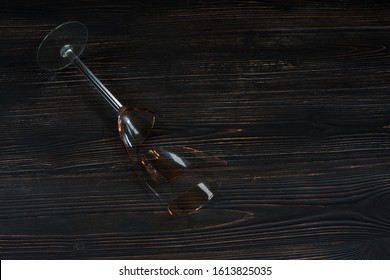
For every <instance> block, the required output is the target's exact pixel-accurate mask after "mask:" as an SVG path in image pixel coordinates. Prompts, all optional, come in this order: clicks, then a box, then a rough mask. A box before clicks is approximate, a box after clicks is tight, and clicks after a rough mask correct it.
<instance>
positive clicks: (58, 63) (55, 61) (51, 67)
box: [37, 21, 88, 71]
mask: <svg viewBox="0 0 390 280" xmlns="http://www.w3.org/2000/svg"><path fill="white" fill-rule="evenodd" d="M87 41H88V30H87V28H86V27H85V25H84V24H82V23H81V22H78V21H70V22H66V23H63V24H61V25H59V26H57V27H56V28H54V29H53V30H52V31H51V32H50V33H49V34H47V35H46V37H45V38H44V39H43V41H42V42H41V44H40V45H39V48H38V52H37V61H38V64H39V66H40V67H42V68H43V69H45V70H47V71H57V70H60V69H63V68H65V67H67V66H68V65H69V64H71V63H72V61H71V60H69V58H67V57H64V56H62V55H61V50H62V49H63V47H64V46H66V45H68V46H70V47H71V48H72V51H73V53H75V54H76V56H79V55H81V53H82V52H83V50H84V48H85V45H86V44H87Z"/></svg>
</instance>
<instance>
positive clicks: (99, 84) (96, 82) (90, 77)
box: [62, 46, 122, 112]
mask: <svg viewBox="0 0 390 280" xmlns="http://www.w3.org/2000/svg"><path fill="white" fill-rule="evenodd" d="M65 47H66V46H65ZM62 56H64V57H67V58H69V60H70V61H72V63H73V64H74V65H75V66H76V67H77V68H78V69H79V71H80V72H81V73H83V74H84V76H85V77H86V78H87V79H88V80H89V81H90V82H91V83H92V84H93V85H94V86H95V88H96V89H97V90H98V91H99V92H100V94H101V95H103V97H104V99H106V100H107V102H108V103H109V104H110V105H111V107H112V108H114V110H115V111H116V112H118V111H119V109H120V108H121V107H122V104H121V103H120V102H119V100H118V99H116V98H115V96H114V95H113V94H112V93H111V92H110V91H109V90H108V89H107V88H106V87H105V86H104V85H103V84H102V82H100V81H99V79H98V78H97V77H96V76H95V75H94V74H93V73H92V71H91V70H89V69H88V67H87V66H86V65H85V64H84V63H83V62H82V61H81V60H80V59H79V58H78V57H77V55H76V54H75V53H74V52H73V51H72V48H71V47H69V48H67V49H66V50H64V51H63V52H62Z"/></svg>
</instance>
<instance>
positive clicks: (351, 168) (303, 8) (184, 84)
mask: <svg viewBox="0 0 390 280" xmlns="http://www.w3.org/2000/svg"><path fill="white" fill-rule="evenodd" d="M128 2H129V3H128ZM352 2H353V1H261V2H255V1H137V2H133V3H131V2H130V1H107V0H104V1H86V0H84V1H71V0H67V1H56V3H55V1H20V0H13V1H8V0H6V1H2V6H1V10H0V61H1V68H0V90H1V92H0V120H1V121H0V256H1V258H3V259H20V258H23V259H25V258H27V259H30V258H31V259H57V258H61V259H62V258H65V259H68V258H75V259H85V258H88V259H89V258H105V259H110V258H112V259H115V258H125V259H127V258H129V259H150V258H153V259H190V258H195V259H210V258H212V259H220V258H223V259H244V258H251V259H290V258H292V259H297V258H303V259H389V258H390V52H389V49H388V47H390V4H389V3H388V2H387V1H364V3H363V1H360V2H359V1H355V2H357V3H352ZM359 3H360V4H359ZM69 20H79V21H82V22H83V23H84V24H85V25H86V26H87V27H88V29H89V34H90V38H89V43H88V46H87V48H86V50H85V52H84V54H83V56H82V59H83V61H84V62H85V63H86V64H87V65H88V66H89V67H90V68H91V69H92V70H93V71H94V73H95V74H96V75H97V76H98V77H99V78H101V80H102V81H103V82H104V83H105V84H106V86H107V87H108V88H110V89H111V91H112V92H113V93H115V94H116V95H117V97H118V98H119V99H120V100H121V101H122V102H123V103H124V104H129V105H131V106H135V107H137V106H139V107H146V108H150V109H153V110H154V111H156V112H157V114H158V122H157V126H156V129H155V130H154V131H153V133H152V134H151V136H150V141H151V143H155V144H162V145H166V144H174V145H176V144H180V145H183V144H184V145H190V146H192V147H195V148H198V149H201V150H203V151H207V152H208V153H210V154H213V155H216V156H219V157H221V158H222V159H224V160H226V161H228V163H229V165H228V166H227V167H226V168H225V169H223V170H222V171H221V177H222V178H223V188H222V190H221V191H220V192H219V194H218V195H217V196H216V198H215V199H214V201H213V202H212V203H210V204H208V205H207V206H206V207H205V208H204V210H201V211H200V212H199V213H197V214H195V215H192V216H189V217H186V218H180V219H176V218H172V217H170V216H169V215H168V214H167V213H166V212H165V211H164V210H163V209H162V208H161V207H160V204H159V203H158V202H156V200H154V199H151V198H150V197H149V196H148V195H146V194H145V190H143V189H142V188H141V187H140V186H139V184H138V183H137V180H136V179H135V177H134V173H133V171H132V169H131V167H130V164H129V161H128V158H127V155H126V153H125V151H124V149H123V147H122V143H121V141H120V140H119V137H118V132H117V125H116V115H115V113H114V112H113V110H112V109H111V108H110V107H109V106H108V105H107V104H106V102H105V101H104V100H103V99H102V98H101V97H100V96H99V94H98V93H97V92H96V90H95V89H94V88H93V87H91V86H90V84H89V82H87V81H86V80H85V78H84V77H83V76H82V75H81V74H79V73H78V71H77V70H76V69H75V68H74V67H69V68H67V69H65V70H61V71H59V72H56V73H49V72H45V71H44V70H42V69H40V68H39V67H38V65H37V63H36V59H35V55H36V50H37V47H38V45H39V43H40V41H41V39H42V38H43V37H44V36H45V35H46V34H47V32H48V31H50V30H51V29H52V28H54V27H55V26H57V25H58V24H60V23H62V22H66V21H69Z"/></svg>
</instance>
